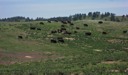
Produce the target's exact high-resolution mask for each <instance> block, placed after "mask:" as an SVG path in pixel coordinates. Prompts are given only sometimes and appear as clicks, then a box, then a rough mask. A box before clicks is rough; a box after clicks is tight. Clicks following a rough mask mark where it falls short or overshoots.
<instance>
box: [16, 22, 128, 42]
mask: <svg viewBox="0 0 128 75" xmlns="http://www.w3.org/2000/svg"><path fill="white" fill-rule="evenodd" d="M47 22H48V23H52V21H50V20H48V21H47ZM54 22H59V21H58V20H55V21H54ZM60 22H61V23H62V25H60V28H59V29H56V30H51V31H50V34H56V33H62V34H64V35H71V34H73V33H74V34H75V33H78V31H77V30H79V29H80V27H78V26H77V27H75V29H76V30H74V31H73V32H70V31H68V30H67V29H66V27H65V26H66V25H67V24H68V25H69V26H70V25H74V23H72V22H71V21H60ZM98 23H99V24H102V23H103V22H102V21H99V22H98ZM39 24H40V25H44V23H43V22H40V23H39ZM83 26H84V27H88V26H89V25H88V24H83ZM30 30H41V28H39V27H33V26H31V27H30ZM127 32H128V31H127V30H124V31H123V32H122V33H124V34H126V33H127ZM102 34H103V35H106V34H108V33H107V32H105V31H103V32H102ZM84 35H86V36H91V35H92V33H91V32H85V34H84ZM18 39H23V36H22V35H19V36H18ZM50 41H51V43H64V42H65V41H64V38H63V37H56V38H51V39H50Z"/></svg>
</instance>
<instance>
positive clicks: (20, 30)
mask: <svg viewBox="0 0 128 75" xmlns="http://www.w3.org/2000/svg"><path fill="white" fill-rule="evenodd" d="M39 23H40V22H38V21H34V22H1V23H0V52H1V53H3V52H4V53H5V54H7V53H18V52H26V53H27V52H40V53H44V52H51V53H55V55H56V56H57V58H54V59H51V58H50V57H48V58H47V60H45V61H44V60H43V59H39V61H33V62H31V61H30V62H22V63H20V62H18V63H16V64H11V65H8V64H6V65H2V64H1V66H0V75H30V74H32V75H61V73H64V74H65V75H71V74H76V75H77V74H79V75H126V74H127V73H128V71H126V70H127V69H128V58H127V57H128V33H126V34H123V30H128V24H127V22H110V21H104V23H103V24H98V20H86V21H85V20H81V21H74V22H73V23H74V24H75V25H74V26H70V25H66V29H67V30H68V31H70V32H72V34H71V35H64V34H61V33H55V34H50V33H51V31H52V30H56V29H59V28H60V27H61V25H62V24H61V23H56V22H52V23H47V22H44V23H45V24H44V25H40V24H39ZM84 23H87V24H88V25H89V26H88V27H84V26H83V24H84ZM31 26H34V27H39V28H41V29H42V30H41V31H38V30H30V27H31ZM75 27H80V29H79V30H77V29H75ZM74 31H77V32H78V33H73V32H74ZM103 31H106V32H107V33H108V34H106V35H103V34H101V33H102V32H103ZM85 32H91V33H92V35H91V36H86V35H85ZM18 35H22V36H23V39H18V38H17V36H18ZM52 37H64V38H72V39H74V40H67V39H64V40H65V43H63V44H62V43H51V42H50V38H52ZM51 55H52V54H51ZM48 56H50V55H48ZM0 61H3V62H4V61H18V59H17V58H9V57H2V58H0ZM107 61H112V62H113V61H114V62H118V63H113V64H104V63H102V62H107ZM113 71H117V72H113ZM60 72H61V73H60Z"/></svg>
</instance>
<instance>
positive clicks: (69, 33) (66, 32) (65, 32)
mask: <svg viewBox="0 0 128 75" xmlns="http://www.w3.org/2000/svg"><path fill="white" fill-rule="evenodd" d="M64 34H68V35H71V34H72V33H71V32H68V31H64Z"/></svg>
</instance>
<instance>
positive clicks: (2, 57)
mask: <svg viewBox="0 0 128 75" xmlns="http://www.w3.org/2000/svg"><path fill="white" fill-rule="evenodd" d="M57 58H59V56H58V54H57V53H54V52H15V53H11V52H8V53H7V52H2V51H0V64H3V65H9V64H15V63H23V62H32V61H37V62H38V61H45V60H48V59H57Z"/></svg>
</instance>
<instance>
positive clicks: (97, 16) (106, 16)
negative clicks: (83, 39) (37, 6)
mask: <svg viewBox="0 0 128 75" xmlns="http://www.w3.org/2000/svg"><path fill="white" fill-rule="evenodd" d="M48 20H50V21H55V20H57V21H67V20H68V21H76V20H105V21H117V22H120V21H127V20H128V15H122V16H116V14H114V13H110V12H105V13H101V12H89V13H88V14H86V13H84V14H83V13H78V14H74V15H70V16H67V17H52V18H47V19H46V18H43V17H37V18H36V19H33V18H29V17H27V18H26V17H23V16H15V17H10V18H2V19H0V21H8V22H21V21H25V22H28V21H48Z"/></svg>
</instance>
